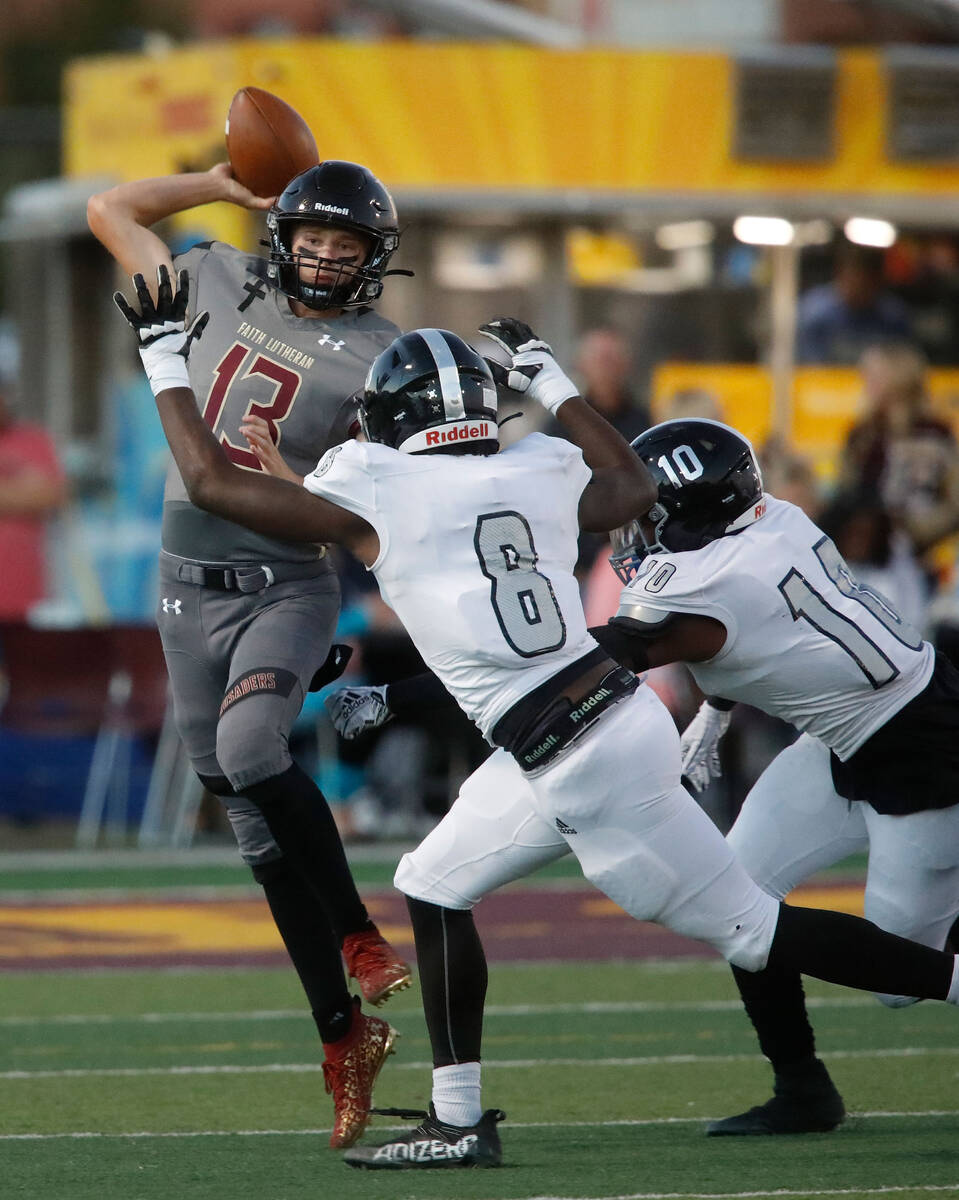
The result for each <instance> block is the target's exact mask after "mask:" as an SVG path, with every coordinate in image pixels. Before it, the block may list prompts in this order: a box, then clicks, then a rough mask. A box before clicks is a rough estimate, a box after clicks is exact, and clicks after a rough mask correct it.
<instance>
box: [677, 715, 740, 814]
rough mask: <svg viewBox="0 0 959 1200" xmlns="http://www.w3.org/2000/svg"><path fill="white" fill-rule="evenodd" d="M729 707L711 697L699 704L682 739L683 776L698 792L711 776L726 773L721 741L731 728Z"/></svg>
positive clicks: (680, 743) (680, 746) (680, 745)
mask: <svg viewBox="0 0 959 1200" xmlns="http://www.w3.org/2000/svg"><path fill="white" fill-rule="evenodd" d="M731 716H732V711H731V710H730V709H721V708H714V707H713V706H712V705H711V704H710V703H709V701H708V700H704V701H703V702H702V704H701V705H700V706H699V712H698V713H697V714H696V715H695V717H693V719H692V720H691V721H690V722H689V724H688V725H687V726H686V728H685V729H684V730H683V736H682V737H681V738H680V742H679V748H680V751H681V752H682V756H683V775H684V776H685V777H686V779H687V780H688V781H689V786H690V787H691V788H692V789H693V791H695V792H701V791H703V789H704V788H705V787H707V785H708V784H709V781H710V780H711V779H718V778H719V777H720V775H722V773H723V768H722V765H721V763H720V761H719V742H720V739H721V738H722V736H723V734H724V733H725V732H726V730H727V729H728V728H729V718H730V717H731Z"/></svg>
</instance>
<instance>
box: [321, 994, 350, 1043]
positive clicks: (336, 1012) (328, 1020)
mask: <svg viewBox="0 0 959 1200" xmlns="http://www.w3.org/2000/svg"><path fill="white" fill-rule="evenodd" d="M313 1020H314V1021H315V1022H316V1028H317V1030H318V1031H319V1034H320V1041H321V1042H322V1043H323V1044H324V1045H325V1046H328V1045H329V1044H330V1043H331V1042H338V1041H339V1040H340V1038H344V1037H346V1035H347V1034H348V1033H349V1032H350V1027H351V1026H352V1024H353V1001H352V1000H351V999H350V997H349V996H347V997H346V1003H345V1004H340V1005H338V1006H337V1007H336V1008H331V1009H327V1010H326V1011H325V1012H322V1013H318V1012H314V1013H313Z"/></svg>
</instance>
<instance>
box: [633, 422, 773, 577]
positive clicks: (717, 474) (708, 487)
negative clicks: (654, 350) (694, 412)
mask: <svg viewBox="0 0 959 1200" xmlns="http://www.w3.org/2000/svg"><path fill="white" fill-rule="evenodd" d="M632 447H633V449H634V450H635V451H636V453H637V454H638V455H639V457H640V458H641V459H642V460H643V462H644V463H645V464H646V466H647V468H648V469H649V472H650V474H651V475H652V477H653V479H654V480H655V481H656V486H657V488H658V490H659V495H658V500H657V502H656V503H655V504H654V505H653V507H652V508H651V509H650V510H649V512H648V513H647V514H646V521H647V522H648V525H647V531H648V529H649V525H651V526H652V531H651V532H649V531H648V532H647V533H645V534H644V532H643V529H642V527H641V526H642V520H635V521H630V523H629V524H628V525H624V526H622V527H621V528H619V529H615V530H613V532H612V533H611V534H610V538H611V541H612V545H613V553H612V555H611V556H610V560H609V561H610V562H611V563H612V564H613V567H614V569H615V571H616V573H617V575H619V577H620V579H622V580H623V582H624V583H628V582H629V581H630V579H631V578H632V577H633V575H634V574H635V572H636V569H637V567H638V566H639V564H640V563H641V562H642V560H643V559H644V558H645V557H646V556H647V555H648V554H674V553H676V552H677V551H679V550H698V549H699V548H700V547H701V546H705V545H706V544H707V543H709V542H712V541H715V540H716V538H719V537H722V536H723V535H724V534H727V533H738V532H739V530H740V529H745V528H746V526H747V525H751V524H752V523H753V521H756V520H758V519H759V517H761V516H762V515H763V513H764V512H765V511H766V501H765V499H764V497H763V479H762V475H761V473H760V470H759V463H758V462H757V461H756V455H755V454H754V453H753V448H752V446H751V445H750V444H749V442H748V441H747V440H746V439H745V438H744V437H743V436H742V434H741V433H737V432H736V430H735V429H731V428H730V427H729V426H728V425H723V424H721V423H720V422H719V421H707V420H700V419H689V420H680V421H663V422H662V424H660V425H654V426H653V427H652V429H647V430H646V432H645V433H641V434H640V435H639V437H638V438H636V439H635V440H634V441H633V442H632Z"/></svg>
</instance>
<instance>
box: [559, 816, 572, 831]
mask: <svg viewBox="0 0 959 1200" xmlns="http://www.w3.org/2000/svg"><path fill="white" fill-rule="evenodd" d="M556 828H557V829H558V830H559V831H560V833H575V832H576V830H575V829H574V828H573V827H572V825H567V824H566V822H565V821H561V820H560V819H559V817H557V818H556Z"/></svg>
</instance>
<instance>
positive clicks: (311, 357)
mask: <svg viewBox="0 0 959 1200" xmlns="http://www.w3.org/2000/svg"><path fill="white" fill-rule="evenodd" d="M174 265H175V266H176V268H177V269H178V270H182V269H186V270H187V271H188V272H189V275H190V304H191V309H192V311H193V312H203V311H204V310H208V311H209V313H210V322H209V324H208V325H207V327H206V329H205V330H204V333H203V336H202V338H200V340H199V341H196V342H194V344H193V347H192V350H191V352H190V383H191V384H192V386H193V390H194V392H195V393H196V397H197V403H198V404H199V406H200V410H201V412H202V413H203V416H204V419H205V420H206V423H207V424H208V425H209V426H210V428H211V429H212V430H213V431H214V433H215V434H216V435H217V437H218V439H219V442H220V445H221V446H222V447H223V449H224V450H225V451H226V453H227V454H228V456H229V457H230V459H231V460H232V461H233V462H234V463H236V464H237V465H238V466H240V467H243V468H244V469H246V470H249V471H258V470H261V469H262V468H261V467H260V465H259V462H258V461H257V459H256V456H255V455H254V454H253V453H252V452H251V451H250V450H249V448H248V447H247V444H246V440H245V439H244V438H243V437H242V435H241V434H240V432H239V430H240V421H241V419H242V418H243V417H244V416H246V415H247V413H253V414H255V415H257V416H261V417H263V418H264V419H265V420H267V421H269V422H270V423H271V425H272V426H273V427H274V428H275V430H276V432H277V434H278V441H277V445H278V448H279V450H280V453H281V454H282V455H283V458H284V459H285V460H286V462H287V463H288V464H289V465H290V467H292V469H293V470H294V471H296V472H297V474H299V475H307V474H309V472H310V471H312V470H313V468H314V467H315V466H316V464H317V461H318V460H319V459H320V458H321V457H322V456H323V454H324V453H325V452H326V450H328V449H329V447H330V446H335V445H337V444H338V443H339V442H342V441H344V440H345V439H346V438H347V437H348V436H349V427H350V424H351V423H352V420H353V415H354V409H353V405H352V404H351V403H350V400H349V397H350V396H351V395H352V394H353V393H354V392H355V391H356V390H357V388H359V387H361V386H362V385H363V382H364V380H365V378H366V373H367V370H368V368H369V365H370V363H371V362H372V361H373V359H374V358H375V357H376V355H377V354H379V352H380V351H381V350H382V349H383V348H384V347H386V346H388V345H389V344H390V342H391V341H392V340H393V339H394V338H395V337H396V336H397V335H398V334H399V332H400V331H399V329H397V327H396V326H395V325H394V324H393V323H392V322H391V321H388V320H386V318H385V317H381V316H380V315H379V314H378V313H376V312H374V311H373V310H372V309H358V310H357V309H350V310H347V311H346V312H344V313H343V314H342V315H340V316H338V317H335V318H332V319H326V318H322V319H318V318H315V317H295V316H294V315H293V313H292V312H291V311H290V306H289V302H288V300H287V298H286V296H285V295H284V294H283V292H281V291H279V290H278V289H277V288H276V287H274V286H273V285H272V284H271V283H270V281H269V280H268V278H267V273H266V268H267V264H266V260H265V259H263V258H260V257H259V256H258V255H254V254H246V253H244V252H242V251H240V250H237V249H235V248H234V247H233V246H228V245H226V244H224V243H223V242H212V243H202V244H201V245H198V246H193V247H192V248H191V249H190V250H188V251H186V253H184V254H180V255H177V256H176V258H175V259H174ZM163 548H164V549H165V550H167V551H169V553H171V554H176V555H178V556H179V557H181V558H190V559H198V560H200V561H203V562H240V561H244V562H249V561H255V562H271V561H281V562H291V561H293V562H298V561H310V560H312V559H315V558H316V557H317V548H316V547H315V546H310V545H303V544H295V543H292V542H283V541H279V540H278V539H272V538H266V537H263V536H261V535H260V534H256V533H252V532H251V531H250V530H247V529H244V528H243V527H242V526H240V525H236V524H234V523H233V522H232V521H226V520H224V519H223V518H221V517H216V516H213V515H212V514H210V513H206V512H202V511H201V510H200V509H198V508H195V507H194V506H193V505H192V504H191V503H190V501H189V499H188V498H187V494H186V489H185V488H184V486H183V481H182V480H181V478H180V475H179V472H178V471H177V469H176V466H175V464H171V467H170V470H169V472H168V475H167V482H166V492H165V495H164V504H163Z"/></svg>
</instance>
